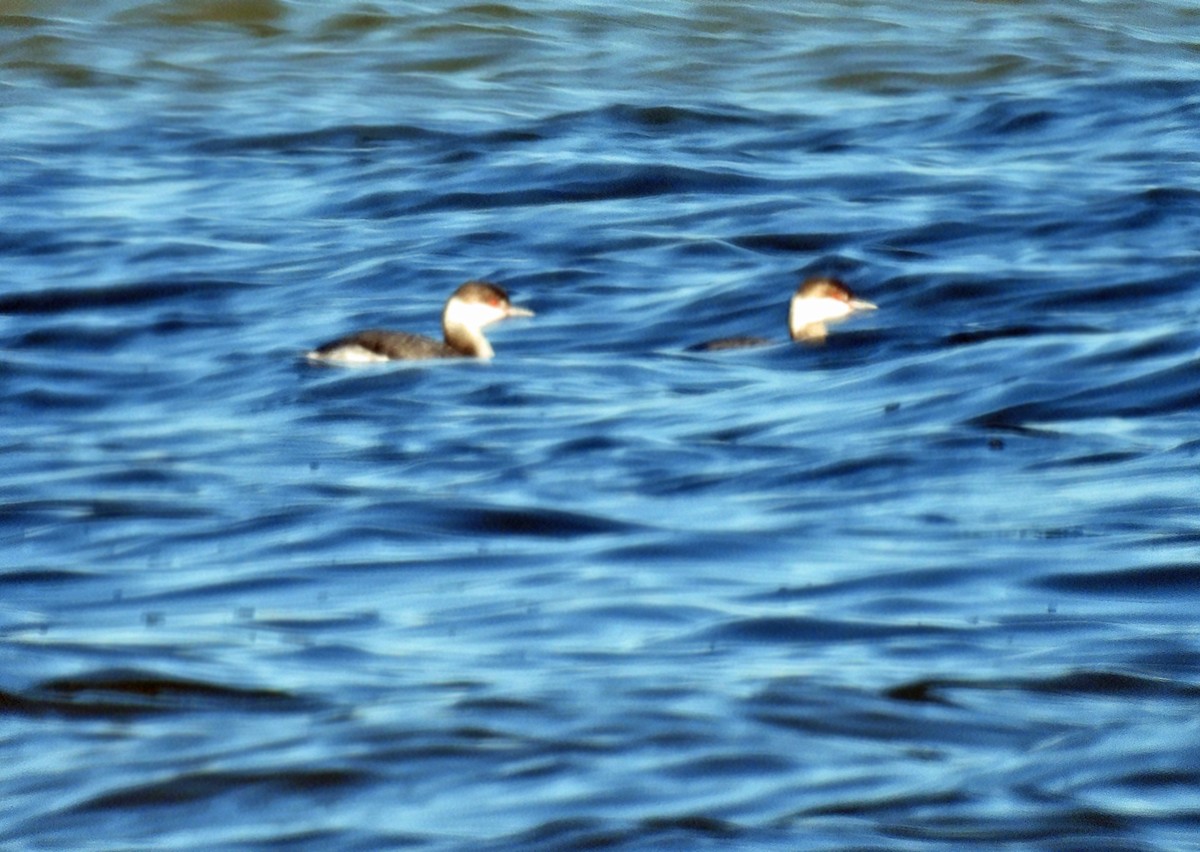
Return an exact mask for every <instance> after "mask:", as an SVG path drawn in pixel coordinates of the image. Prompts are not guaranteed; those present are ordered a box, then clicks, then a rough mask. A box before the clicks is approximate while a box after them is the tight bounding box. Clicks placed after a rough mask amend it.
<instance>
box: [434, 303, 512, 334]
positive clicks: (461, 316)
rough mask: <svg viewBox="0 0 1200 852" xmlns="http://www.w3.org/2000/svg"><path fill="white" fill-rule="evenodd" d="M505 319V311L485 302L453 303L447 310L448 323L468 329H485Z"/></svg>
mask: <svg viewBox="0 0 1200 852" xmlns="http://www.w3.org/2000/svg"><path fill="white" fill-rule="evenodd" d="M502 319H504V309H503V308H497V307H495V306H493V305H488V304H485V303H484V302H460V301H458V300H457V299H455V300H454V301H452V302H451V303H450V304H449V305H448V306H447V308H446V322H447V323H448V324H449V325H461V326H467V327H468V328H483V327H484V326H485V325H491V324H492V323H494V322H496V321H497V320H502Z"/></svg>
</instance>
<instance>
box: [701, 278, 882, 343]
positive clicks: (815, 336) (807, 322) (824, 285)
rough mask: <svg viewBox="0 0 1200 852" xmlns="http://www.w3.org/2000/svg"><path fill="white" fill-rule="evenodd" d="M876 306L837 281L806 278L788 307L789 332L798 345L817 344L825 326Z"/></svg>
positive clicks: (732, 340) (730, 339) (758, 339)
mask: <svg viewBox="0 0 1200 852" xmlns="http://www.w3.org/2000/svg"><path fill="white" fill-rule="evenodd" d="M877 307H878V305H875V304H872V303H871V302H867V301H864V300H863V299H859V298H857V297H855V295H854V294H853V293H851V292H850V288H849V287H847V286H846V285H845V284H844V283H842V282H841V281H839V280H838V279H837V278H828V277H824V276H821V277H817V278H809V279H807V280H806V281H805V282H804V283H802V284H801V285H800V287H799V288H798V289H797V290H796V292H795V294H793V296H792V301H791V304H790V305H789V306H788V332H789V334H790V335H791V338H792V340H793V341H795V342H797V343H799V342H801V341H804V342H806V343H820V342H822V341H823V340H825V336H826V334H827V333H828V330H827V329H826V327H825V324H826V323H829V322H833V321H835V320H841V319H845V318H846V317H848V316H850V314H852V313H854V312H855V311H873V310H875V309H876V308H877ZM771 342H772V341H770V340H768V339H767V338H765V337H723V338H721V339H720V340H710V341H708V342H707V343H700V344H698V345H696V346H693V347H692V350H693V351H696V350H699V351H706V352H712V351H714V350H718V349H742V348H745V347H748V346H762V345H764V344H767V343H771Z"/></svg>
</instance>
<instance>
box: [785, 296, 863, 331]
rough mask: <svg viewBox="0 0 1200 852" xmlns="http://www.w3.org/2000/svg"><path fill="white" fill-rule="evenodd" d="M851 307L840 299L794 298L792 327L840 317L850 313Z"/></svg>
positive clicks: (791, 318)
mask: <svg viewBox="0 0 1200 852" xmlns="http://www.w3.org/2000/svg"><path fill="white" fill-rule="evenodd" d="M851 310H852V309H851V307H850V306H849V305H847V304H846V303H845V302H843V301H841V300H840V299H830V298H828V297H826V296H822V297H821V298H819V299H796V300H795V301H794V302H792V311H791V317H790V321H791V325H792V328H800V327H802V326H806V325H811V324H812V323H817V322H828V321H830V320H835V319H840V318H841V317H844V316H846V315H847V314H849V313H850V311H851Z"/></svg>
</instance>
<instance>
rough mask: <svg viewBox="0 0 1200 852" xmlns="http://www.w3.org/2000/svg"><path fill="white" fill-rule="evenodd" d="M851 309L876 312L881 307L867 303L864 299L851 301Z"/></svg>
mask: <svg viewBox="0 0 1200 852" xmlns="http://www.w3.org/2000/svg"><path fill="white" fill-rule="evenodd" d="M850 307H851V308H853V309H854V310H856V311H873V310H876V309H877V308H878V307H879V305H876V304H875V303H874V302H868V301H865V300H863V299H851V300H850Z"/></svg>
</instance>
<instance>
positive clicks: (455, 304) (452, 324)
mask: <svg viewBox="0 0 1200 852" xmlns="http://www.w3.org/2000/svg"><path fill="white" fill-rule="evenodd" d="M504 317H505V311H504V309H503V308H499V307H496V306H494V305H488V304H484V303H483V302H467V301H464V300H462V299H451V300H450V301H449V302H447V303H446V310H444V311H443V312H442V333H443V334H445V336H446V342H447V343H449V344H450V345H451V346H453V347H454V348H455V349H459V350H460V351H461V350H462V349H463V348H464V347H466V348H468V349H470V350H472V351H471V354H473V355H474V356H475V357H476V358H491V357H492V356H493V355H495V354H496V353H495V352H494V351H493V350H492V345H491V344H490V343H488V341H487V338H486V337H484V336H483V331H482V329H483V327H484V326H488V325H491V324H492V323H494V322H497V321H499V320H502V319H504Z"/></svg>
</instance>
